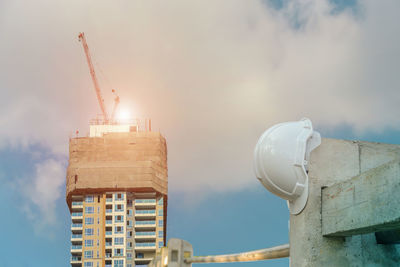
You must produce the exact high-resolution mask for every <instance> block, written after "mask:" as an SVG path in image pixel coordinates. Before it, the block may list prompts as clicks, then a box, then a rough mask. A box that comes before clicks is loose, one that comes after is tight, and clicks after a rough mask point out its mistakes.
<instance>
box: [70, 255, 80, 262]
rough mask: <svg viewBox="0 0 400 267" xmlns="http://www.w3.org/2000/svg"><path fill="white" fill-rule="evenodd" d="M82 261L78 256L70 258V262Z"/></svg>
mask: <svg viewBox="0 0 400 267" xmlns="http://www.w3.org/2000/svg"><path fill="white" fill-rule="evenodd" d="M81 260H82V257H79V256H72V257H71V261H81Z"/></svg>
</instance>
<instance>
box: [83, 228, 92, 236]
mask: <svg viewBox="0 0 400 267" xmlns="http://www.w3.org/2000/svg"><path fill="white" fill-rule="evenodd" d="M93 232H94V230H93V228H86V229H85V235H88V236H90V235H93Z"/></svg>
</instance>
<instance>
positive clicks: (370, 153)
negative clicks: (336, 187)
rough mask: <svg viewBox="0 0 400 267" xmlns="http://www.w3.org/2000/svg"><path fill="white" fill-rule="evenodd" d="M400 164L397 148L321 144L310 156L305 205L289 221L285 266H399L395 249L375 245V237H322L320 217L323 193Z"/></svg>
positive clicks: (324, 141) (335, 142)
mask: <svg viewBox="0 0 400 267" xmlns="http://www.w3.org/2000/svg"><path fill="white" fill-rule="evenodd" d="M399 159H400V147H399V146H394V145H386V144H377V143H368V142H353V141H343V140H335V139H325V138H324V139H322V143H321V145H320V146H319V147H318V148H316V149H315V150H313V151H312V153H311V157H310V162H309V173H308V175H309V192H310V194H309V198H308V202H307V205H306V207H305V209H304V210H303V212H302V213H300V214H299V215H291V216H290V265H291V266H296V267H297V266H318V267H319V266H360V267H361V266H399V262H400V253H399V252H400V248H399V247H397V246H396V245H381V244H377V242H376V239H375V235H374V234H365V235H356V236H351V237H323V235H322V217H321V209H322V205H321V190H322V188H324V187H328V186H331V185H333V184H336V183H339V182H343V181H346V180H348V179H350V178H352V177H355V176H358V175H359V174H361V173H362V172H365V171H368V170H370V169H372V168H375V167H377V166H380V165H382V164H386V163H388V162H391V161H393V160H399ZM393 197H396V196H393Z"/></svg>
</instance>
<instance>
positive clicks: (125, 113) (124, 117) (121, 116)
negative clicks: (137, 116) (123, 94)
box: [117, 109, 132, 122]
mask: <svg viewBox="0 0 400 267" xmlns="http://www.w3.org/2000/svg"><path fill="white" fill-rule="evenodd" d="M117 119H118V120H119V121H121V122H126V121H129V120H130V119H132V117H131V113H130V111H129V110H126V109H122V110H120V111H119V112H118V114H117Z"/></svg>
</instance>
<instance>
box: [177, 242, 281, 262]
mask: <svg viewBox="0 0 400 267" xmlns="http://www.w3.org/2000/svg"><path fill="white" fill-rule="evenodd" d="M287 257H289V244H285V245H281V246H276V247H272V248H265V249H260V250H253V251H248V252H242V253H236V254H227V255H216V256H194V257H191V258H186V259H185V262H186V263H210V262H242V261H259V260H270V259H278V258H287Z"/></svg>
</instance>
